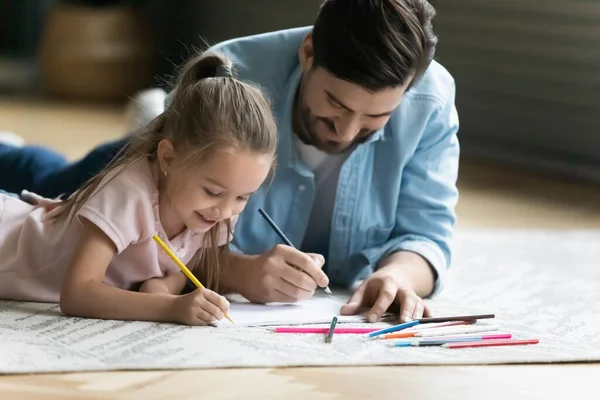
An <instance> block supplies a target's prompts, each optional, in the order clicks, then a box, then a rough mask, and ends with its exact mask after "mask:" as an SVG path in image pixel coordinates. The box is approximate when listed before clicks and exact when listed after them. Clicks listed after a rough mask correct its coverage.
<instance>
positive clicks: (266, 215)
mask: <svg viewBox="0 0 600 400" xmlns="http://www.w3.org/2000/svg"><path fill="white" fill-rule="evenodd" d="M258 212H259V213H260V215H262V216H263V218H264V219H265V221H267V224H269V226H270V227H271V228H272V229H273V230H274V231H275V233H276V234H277V235H278V236H279V237H280V238H281V240H283V242H284V243H285V244H287V245H288V246H290V247H293V248H295V247H294V245H293V244H292V242H291V241H290V239H288V238H287V236H285V234H284V233H283V232H282V231H281V229H279V227H278V226H277V224H276V223H275V221H273V220H272V219H271V217H269V215H268V214H267V212H266V211H265V210H263V209H262V208H259V209H258ZM323 290H324V291H325V293H327V294H328V295H333V293H332V292H331V289H329V286H327V287H325V289H323Z"/></svg>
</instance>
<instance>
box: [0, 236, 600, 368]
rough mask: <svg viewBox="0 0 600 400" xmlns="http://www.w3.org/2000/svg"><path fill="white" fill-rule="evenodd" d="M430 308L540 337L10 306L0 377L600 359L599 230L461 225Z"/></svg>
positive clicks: (3, 317)
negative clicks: (376, 331) (357, 331)
mask: <svg viewBox="0 0 600 400" xmlns="http://www.w3.org/2000/svg"><path fill="white" fill-rule="evenodd" d="M430 304H431V306H432V308H433V310H434V312H435V314H437V315H448V314H465V313H480V312H483V313H495V314H496V316H497V318H496V320H495V322H496V323H500V324H501V325H502V331H503V332H510V333H513V335H514V337H515V338H539V339H540V344H538V345H530V346H514V347H496V348H479V349H463V350H449V349H443V348H433V347H423V348H392V347H390V343H389V341H383V340H369V339H366V338H364V337H362V336H356V335H338V336H336V337H335V338H334V341H333V343H331V344H326V343H324V341H323V336H322V335H289V334H273V333H271V332H270V331H269V330H268V329H265V328H248V327H245V328H242V327H239V328H235V327H231V328H226V329H223V328H190V327H185V326H176V325H161V324H153V323H141V322H121V321H99V320H85V319H76V318H75V319H70V318H64V317H62V316H61V315H60V314H59V312H58V307H57V306H54V305H47V304H46V305H40V304H31V303H13V302H0V373H24V372H52V371H92V370H117V369H170V368H173V369H179V368H221V367H279V366H332V365H409V364H412V365H415V364H423V365H425V364H429V365H431V364H499V363H533V362H541V363H549V362H576V361H600V231H557V232H548V231H481V230H476V231H461V232H458V234H457V240H456V257H455V260H454V266H453V268H452V271H451V273H450V275H449V279H448V283H447V285H446V288H445V290H444V292H443V293H442V294H441V295H440V296H439V297H438V298H437V299H435V300H433V301H431V302H430ZM353 325H354V326H356V325H357V324H353ZM358 325H359V326H360V324H358Z"/></svg>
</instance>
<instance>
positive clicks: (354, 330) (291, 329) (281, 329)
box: [273, 327, 379, 335]
mask: <svg viewBox="0 0 600 400" xmlns="http://www.w3.org/2000/svg"><path fill="white" fill-rule="evenodd" d="M377 330H379V329H378V328H335V330H334V333H335V334H336V335H339V334H361V333H371V332H375V331H377ZM273 332H275V333H327V332H329V328H302V327H298V328H294V327H278V328H274V329H273Z"/></svg>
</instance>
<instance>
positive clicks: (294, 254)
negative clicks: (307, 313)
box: [278, 246, 329, 287]
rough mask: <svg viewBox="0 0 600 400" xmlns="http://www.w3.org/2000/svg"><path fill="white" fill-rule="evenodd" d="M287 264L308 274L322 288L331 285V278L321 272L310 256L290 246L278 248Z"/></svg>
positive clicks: (319, 266)
mask: <svg viewBox="0 0 600 400" xmlns="http://www.w3.org/2000/svg"><path fill="white" fill-rule="evenodd" d="M278 248H280V249H281V250H279V251H280V252H281V255H282V257H283V259H284V260H285V262H286V263H287V264H289V265H290V266H292V267H297V268H299V269H301V270H302V271H304V272H305V273H307V274H308V275H309V276H310V277H311V278H312V279H313V280H314V281H315V282H316V283H317V285H319V286H321V287H325V286H327V285H329V278H327V275H325V273H324V272H323V271H321V267H322V264H321V265H319V264H317V263H316V262H315V260H314V259H313V258H312V257H310V256H309V255H308V254H306V253H303V252H301V251H300V250H297V249H294V248H293V247H289V246H278Z"/></svg>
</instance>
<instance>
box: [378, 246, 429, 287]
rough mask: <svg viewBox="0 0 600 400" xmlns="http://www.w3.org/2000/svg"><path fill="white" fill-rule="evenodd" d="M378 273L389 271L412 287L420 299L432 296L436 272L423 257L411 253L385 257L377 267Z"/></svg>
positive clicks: (399, 253)
mask: <svg viewBox="0 0 600 400" xmlns="http://www.w3.org/2000/svg"><path fill="white" fill-rule="evenodd" d="M377 270H378V271H389V272H390V273H391V274H392V275H393V276H395V277H396V278H397V279H398V280H399V281H402V282H406V283H408V284H410V285H411V287H412V289H413V290H414V291H415V292H416V293H417V295H419V296H420V297H426V296H428V295H430V294H431V292H432V291H433V288H434V285H435V279H436V275H437V274H436V272H435V270H434V269H433V267H432V266H431V264H430V263H429V262H428V261H427V260H426V259H425V258H424V257H422V256H421V255H419V254H417V253H414V252H411V251H403V250H401V251H398V252H395V253H392V254H390V255H388V256H387V257H385V258H384V259H383V260H381V262H380V263H379V264H378V266H377Z"/></svg>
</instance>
